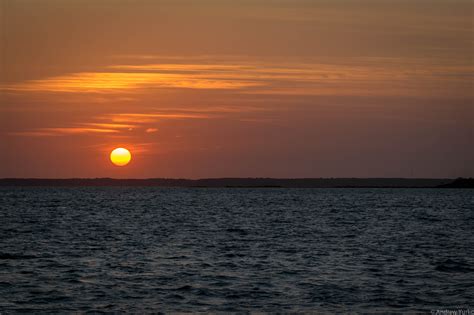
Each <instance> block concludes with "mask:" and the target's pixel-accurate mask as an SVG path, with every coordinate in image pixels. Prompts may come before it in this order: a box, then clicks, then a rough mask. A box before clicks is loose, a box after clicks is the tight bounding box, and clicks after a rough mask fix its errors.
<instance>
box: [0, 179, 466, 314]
mask: <svg viewBox="0 0 474 315" xmlns="http://www.w3.org/2000/svg"><path fill="white" fill-rule="evenodd" d="M0 215H1V222H0V223H1V224H0V313H3V312H7V313H8V312H10V311H34V312H56V311H60V312H64V311H79V312H85V311H93V312H116V311H119V312H120V311H127V312H160V311H162V312H227V311H228V312H240V311H242V312H245V311H268V312H276V311H280V312H311V311H315V312H328V313H333V312H337V313H341V312H363V313H390V312H392V313H403V312H407V311H409V312H418V311H421V312H430V311H431V310H438V309H460V308H470V309H473V308H474V231H473V227H474V224H473V223H474V194H473V191H472V190H456V189H446V190H441V189H438V190H435V189H270V188H262V189H253V188H249V189H236V188H227V189H205V188H196V189H185V188H176V189H173V188H137V187H135V188H127V187H105V188H93V187H83V188H5V187H4V188H0Z"/></svg>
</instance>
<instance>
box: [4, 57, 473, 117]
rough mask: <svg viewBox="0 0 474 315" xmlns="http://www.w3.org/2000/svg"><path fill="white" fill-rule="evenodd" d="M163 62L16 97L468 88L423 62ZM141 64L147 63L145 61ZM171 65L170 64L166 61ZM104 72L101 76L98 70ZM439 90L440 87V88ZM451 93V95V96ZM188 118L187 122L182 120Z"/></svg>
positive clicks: (56, 82) (12, 87) (56, 83)
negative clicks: (164, 91)
mask: <svg viewBox="0 0 474 315" xmlns="http://www.w3.org/2000/svg"><path fill="white" fill-rule="evenodd" d="M212 60H214V63H206V60H203V59H199V58H195V59H191V60H188V61H186V60H178V59H174V60H173V59H165V60H164V61H165V62H158V61H156V62H154V63H145V64H136V63H137V62H140V61H143V59H140V58H138V57H137V59H136V60H135V64H116V65H110V66H107V67H105V69H102V71H98V72H78V73H71V74H65V75H62V76H54V77H49V78H44V79H39V80H30V81H25V82H20V83H16V84H9V85H3V86H2V87H1V89H3V90H7V91H16V92H42V91H43V92H45V91H46V92H55V93H59V92H69V93H80V94H81V95H84V93H89V92H94V93H97V92H100V93H121V92H130V93H133V92H139V93H141V94H143V93H144V92H145V91H146V90H153V89H169V88H173V89H205V90H231V91H234V92H235V93H241V94H262V95H265V94H274V95H339V96H340V95H357V96H364V95H365V96H372V95H405V96H414V95H419V94H422V93H423V91H425V92H427V93H428V92H429V93H442V92H443V91H452V90H459V91H464V90H465V89H468V88H469V84H470V77H472V74H473V72H474V71H473V67H466V66H465V65H452V64H451V65H449V66H448V65H444V64H442V63H440V64H430V63H429V61H426V60H423V59H410V60H405V59H397V58H378V57H373V58H351V59H344V60H342V59H337V58H332V59H331V58H329V59H328V60H319V61H318V60H308V59H306V62H305V63H300V62H295V61H290V60H279V59H268V60H256V59H249V58H241V59H236V57H229V58H228V59H226V58H224V57H222V56H221V57H216V58H213V59H212ZM145 61H148V62H149V61H152V60H149V59H145ZM170 61H171V62H170ZM104 70H105V71H104ZM440 87H441V88H440ZM453 94H454V93H453ZM188 118H189V117H188Z"/></svg>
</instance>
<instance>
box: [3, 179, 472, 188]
mask: <svg viewBox="0 0 474 315" xmlns="http://www.w3.org/2000/svg"><path fill="white" fill-rule="evenodd" d="M473 182H474V179H472V178H458V179H450V178H204V179H172V178H149V179H113V178H64V179H47V178H2V179H0V186H3V187H6V186H41V187H48V186H50V187H88V186H91V187H108V186H110V187H120V186H132V187H188V188H212V187H215V188H473V187H474V183H473Z"/></svg>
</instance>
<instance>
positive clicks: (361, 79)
mask: <svg viewBox="0 0 474 315" xmlns="http://www.w3.org/2000/svg"><path fill="white" fill-rule="evenodd" d="M0 1H1V2H0V4H1V6H0V10H1V15H0V21H1V23H0V27H1V39H0V45H1V51H0V54H1V56H0V57H1V59H0V60H1V69H0V76H1V83H0V93H1V94H0V150H1V152H2V154H1V155H2V158H1V163H0V177H116V178H128V177H132V178H146V177H187V178H199V177H261V176H264V177H458V176H474V162H473V161H474V149H473V147H474V145H473V139H474V137H473V136H474V134H473V133H474V108H473V106H474V105H473V97H474V95H473V90H474V89H473V70H474V64H473V53H474V50H473V38H474V37H473V4H472V2H471V1H464V0H453V1H447V0H432V1H428V0H412V1H407V0H400V1H389V0H377V1H375V0H357V1H356V0H350V1H348V0H341V1H329V0H325V1H317V0H314V1H310V0H242V1H236V0H234V1H230V0H228V1H227V0H200V1H181V0H168V1H159V0H157V1H151V0H134V1H131V0H114V1H112V0H103V1H97V0H68V1H58V0H41V1H37V0H0ZM115 147H126V148H128V149H129V150H130V151H131V152H132V154H133V160H132V162H131V163H130V164H129V165H127V166H125V167H122V168H119V167H116V166H113V165H112V164H111V163H110V161H109V159H108V155H109V153H110V151H111V150H112V149H113V148H115Z"/></svg>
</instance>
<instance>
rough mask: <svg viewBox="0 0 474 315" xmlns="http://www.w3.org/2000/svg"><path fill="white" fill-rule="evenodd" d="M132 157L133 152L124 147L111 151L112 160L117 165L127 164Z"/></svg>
mask: <svg viewBox="0 0 474 315" xmlns="http://www.w3.org/2000/svg"><path fill="white" fill-rule="evenodd" d="M131 159H132V154H131V153H130V151H128V150H127V149H124V148H117V149H114V150H113V151H112V152H111V153H110V160H111V161H112V163H114V164H115V165H117V166H125V165H127V164H128V163H130V160H131Z"/></svg>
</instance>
